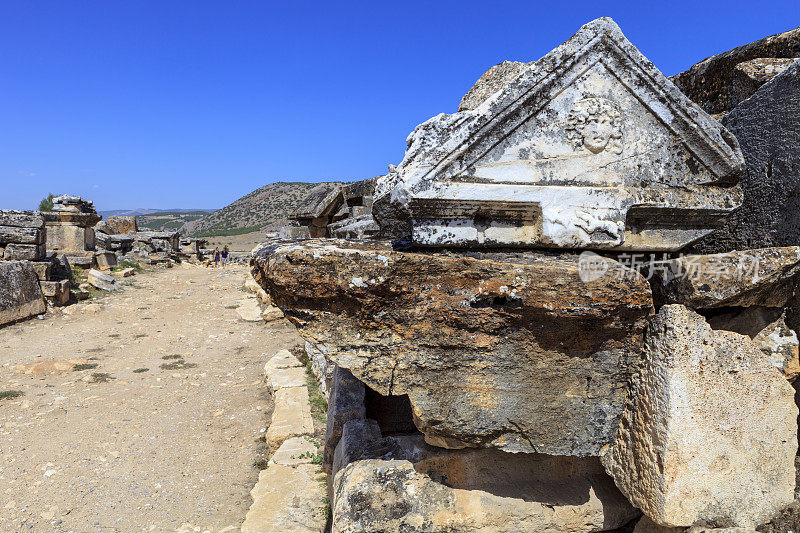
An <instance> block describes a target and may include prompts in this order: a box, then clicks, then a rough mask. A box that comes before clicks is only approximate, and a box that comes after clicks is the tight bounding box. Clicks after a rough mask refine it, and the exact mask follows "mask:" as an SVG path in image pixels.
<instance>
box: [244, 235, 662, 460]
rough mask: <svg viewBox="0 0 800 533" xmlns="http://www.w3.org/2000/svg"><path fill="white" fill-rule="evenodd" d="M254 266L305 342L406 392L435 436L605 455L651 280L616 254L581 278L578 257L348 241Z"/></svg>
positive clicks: (261, 253) (274, 253)
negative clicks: (431, 250) (465, 252)
mask: <svg viewBox="0 0 800 533" xmlns="http://www.w3.org/2000/svg"><path fill="white" fill-rule="evenodd" d="M270 250H271V251H270ZM254 263H255V268H256V269H258V270H260V274H259V275H258V276H255V277H256V278H257V279H261V280H262V281H263V283H264V287H265V289H266V290H267V291H268V292H269V293H270V296H271V297H272V298H273V300H274V301H275V303H276V304H277V305H278V306H279V307H281V308H282V309H283V311H284V313H285V314H286V316H287V318H289V319H290V320H291V321H292V322H293V323H294V324H296V325H297V326H298V328H299V332H300V334H301V335H302V336H303V337H304V338H305V339H306V341H308V343H309V344H311V345H313V346H317V347H324V349H325V353H324V356H325V357H326V358H328V359H330V360H332V361H333V362H335V363H336V364H337V365H339V366H340V367H342V368H346V369H347V370H349V371H350V372H352V373H353V375H354V376H355V377H357V378H358V379H359V380H361V381H362V382H364V383H365V384H367V385H368V386H369V387H371V388H372V389H374V390H375V391H377V392H378V393H380V394H382V395H384V396H398V395H404V394H405V395H408V397H409V399H410V401H411V405H412V406H413V411H414V416H415V417H416V418H415V422H416V423H417V426H418V427H419V429H420V430H421V431H422V432H423V433H424V434H425V436H426V438H427V439H428V441H429V442H430V443H433V444H436V445H438V446H444V447H450V448H460V447H464V446H473V447H497V448H501V449H504V450H507V451H523V452H533V451H537V452H540V453H549V454H554V455H596V454H598V453H600V451H601V450H602V449H603V447H604V446H607V445H609V444H611V442H612V441H613V438H614V434H615V432H616V427H617V420H618V417H619V414H620V413H621V410H622V407H623V405H624V401H625V390H626V387H627V382H628V376H629V366H630V363H631V360H632V359H635V358H636V357H637V356H638V354H639V353H640V350H641V343H642V338H643V332H644V327H645V324H646V321H647V318H648V317H649V316H650V314H651V313H652V302H651V294H650V288H649V286H648V285H647V283H646V282H645V280H644V278H642V277H641V276H640V275H638V274H636V273H634V272H633V271H631V270H628V269H626V268H624V267H623V266H621V265H620V264H619V263H616V262H614V261H611V260H608V261H607V262H604V263H603V265H604V268H606V269H607V270H606V271H605V275H603V276H601V277H599V278H598V279H595V280H592V281H587V282H584V281H582V280H581V278H580V275H579V270H580V269H579V259H578V257H577V256H571V255H562V256H557V257H553V256H545V255H536V254H527V255H522V254H471V255H470V256H454V255H446V254H419V253H403V252H395V251H392V249H391V247H390V246H388V245H387V244H383V243H367V242H364V243H356V242H352V241H304V242H303V243H298V244H290V245H284V246H279V247H277V248H273V247H265V248H263V249H260V250H258V251H257V252H256V257H255V258H254Z"/></svg>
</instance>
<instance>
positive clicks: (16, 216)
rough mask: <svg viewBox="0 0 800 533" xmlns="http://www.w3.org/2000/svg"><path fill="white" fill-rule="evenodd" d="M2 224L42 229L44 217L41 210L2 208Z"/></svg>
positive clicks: (0, 212) (0, 210)
mask: <svg viewBox="0 0 800 533" xmlns="http://www.w3.org/2000/svg"><path fill="white" fill-rule="evenodd" d="M0 226H15V227H18V228H40V229H41V228H44V219H43V218H42V213H41V212H39V211H17V210H13V209H0Z"/></svg>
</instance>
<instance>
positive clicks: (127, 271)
mask: <svg viewBox="0 0 800 533" xmlns="http://www.w3.org/2000/svg"><path fill="white" fill-rule="evenodd" d="M135 274H136V269H135V268H130V267H129V268H123V269H122V270H117V271H116V272H114V273H113V275H114V276H117V277H118V278H129V277H131V276H133V275H135Z"/></svg>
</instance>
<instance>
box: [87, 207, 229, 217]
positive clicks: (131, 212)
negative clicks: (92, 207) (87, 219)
mask: <svg viewBox="0 0 800 533" xmlns="http://www.w3.org/2000/svg"><path fill="white" fill-rule="evenodd" d="M198 211H200V212H203V213H213V212H214V210H213V209H145V208H139V209H110V210H107V211H99V214H100V216H102V217H103V218H108V217H133V216H139V215H152V214H153V213H196V212H198Z"/></svg>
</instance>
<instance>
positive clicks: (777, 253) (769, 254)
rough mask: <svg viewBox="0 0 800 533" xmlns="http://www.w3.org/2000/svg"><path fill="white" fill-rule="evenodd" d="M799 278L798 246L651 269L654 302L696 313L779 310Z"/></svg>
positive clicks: (691, 258) (694, 258)
mask: <svg viewBox="0 0 800 533" xmlns="http://www.w3.org/2000/svg"><path fill="white" fill-rule="evenodd" d="M798 278H800V247H798V246H787V247H783V248H762V249H758V250H742V251H735V252H730V253H723V254H707V255H685V256H682V257H680V258H677V259H672V260H669V261H662V262H659V263H657V264H655V268H654V270H653V297H654V298H655V301H656V303H658V304H659V305H661V304H674V303H678V304H683V305H686V306H689V307H692V308H694V309H706V308H720V307H753V306H761V307H783V306H784V305H785V304H786V303H787V302H788V301H790V299H791V298H792V295H793V294H794V292H795V289H796V286H797V283H798Z"/></svg>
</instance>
